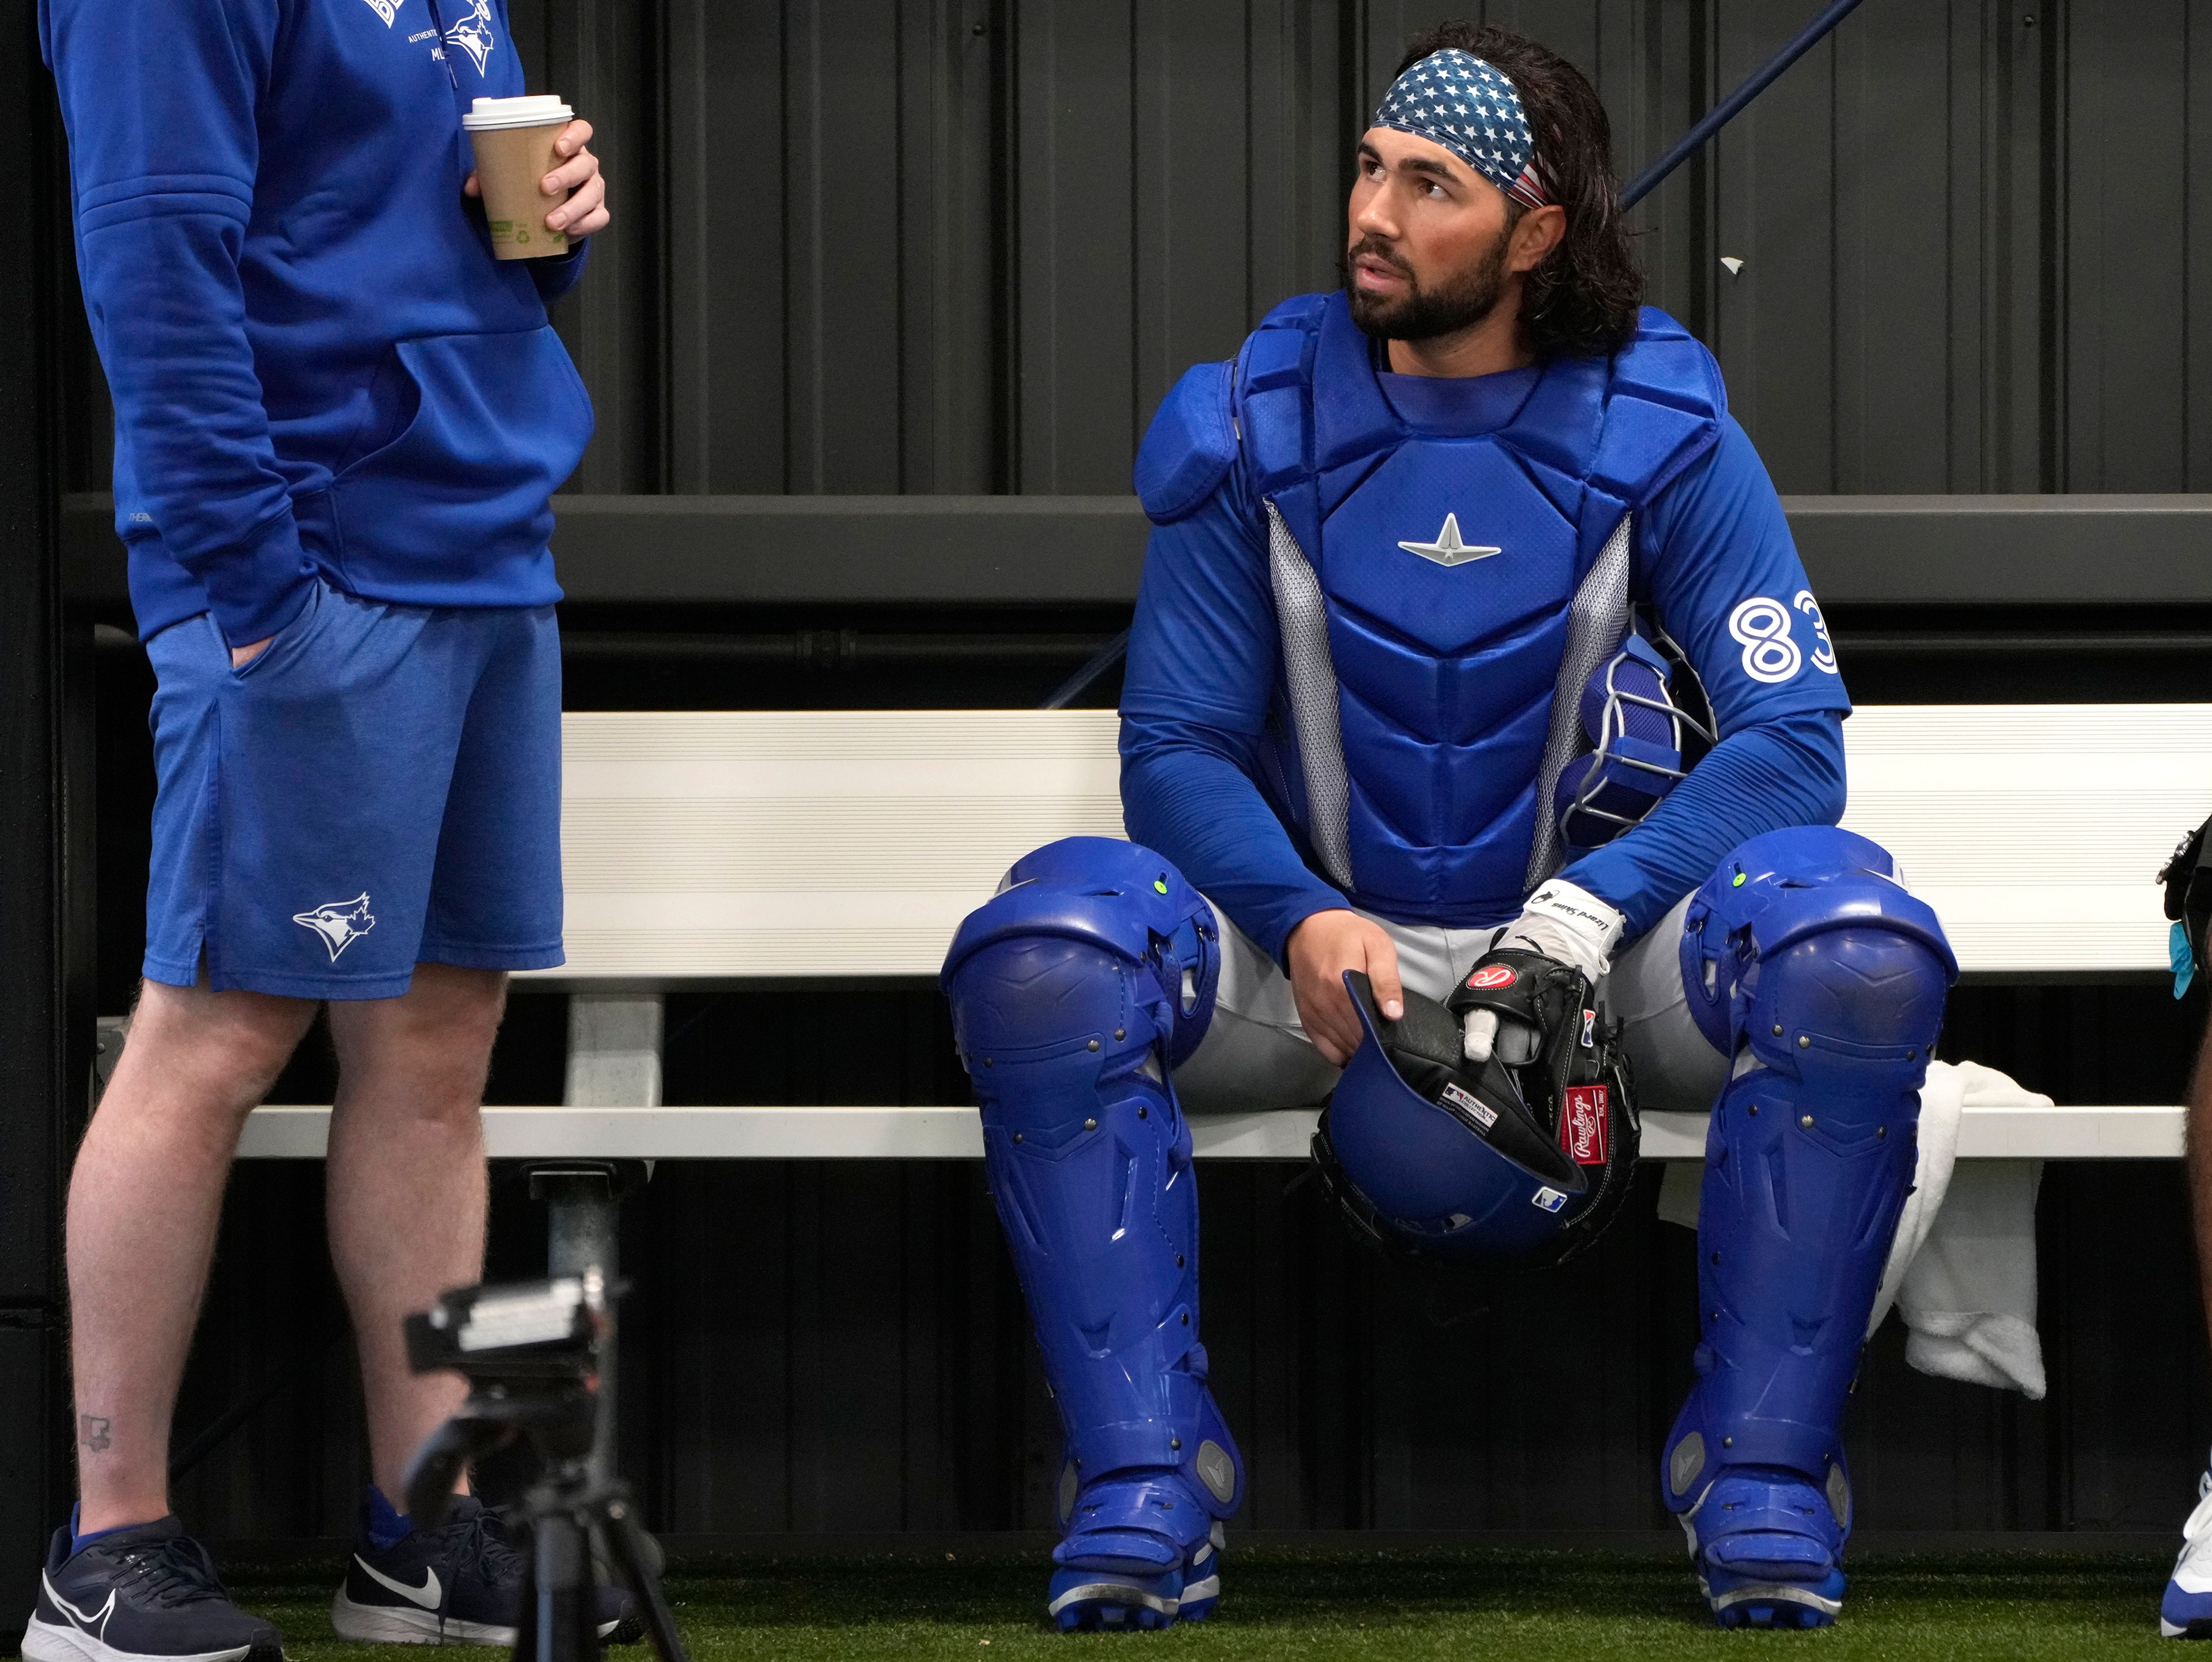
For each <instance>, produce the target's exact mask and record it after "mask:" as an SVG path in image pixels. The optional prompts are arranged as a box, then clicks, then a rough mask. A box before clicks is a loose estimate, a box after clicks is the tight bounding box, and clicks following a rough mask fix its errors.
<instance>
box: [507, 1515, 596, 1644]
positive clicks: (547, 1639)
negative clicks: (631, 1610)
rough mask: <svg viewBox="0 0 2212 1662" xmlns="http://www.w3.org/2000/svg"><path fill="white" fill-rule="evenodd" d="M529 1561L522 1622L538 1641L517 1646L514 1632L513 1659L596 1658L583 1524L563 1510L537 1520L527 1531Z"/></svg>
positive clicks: (518, 1637)
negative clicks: (529, 1535)
mask: <svg viewBox="0 0 2212 1662" xmlns="http://www.w3.org/2000/svg"><path fill="white" fill-rule="evenodd" d="M530 1559H531V1565H530V1568H531V1572H532V1573H531V1582H532V1586H531V1592H532V1598H531V1601H530V1604H529V1605H528V1607H527V1609H526V1613H525V1615H524V1617H523V1620H524V1622H525V1623H529V1624H531V1625H532V1626H534V1627H535V1629H536V1630H537V1631H536V1640H537V1643H536V1644H535V1645H534V1646H533V1647H532V1649H531V1650H529V1651H524V1650H522V1648H521V1644H522V1635H521V1634H520V1632H518V1633H517V1635H516V1637H515V1643H516V1662H525V1659H529V1662H598V1658H599V1629H598V1626H597V1624H596V1623H594V1622H593V1620H592V1599H591V1589H592V1578H591V1574H590V1571H589V1569H588V1568H586V1557H585V1550H584V1532H583V1529H582V1526H580V1525H579V1524H578V1523H577V1521H576V1519H574V1517H572V1516H570V1515H569V1514H568V1513H553V1514H552V1515H550V1516H549V1517H544V1518H540V1519H538V1520H537V1522H536V1523H535V1525H534V1526H532V1540H531V1544H530Z"/></svg>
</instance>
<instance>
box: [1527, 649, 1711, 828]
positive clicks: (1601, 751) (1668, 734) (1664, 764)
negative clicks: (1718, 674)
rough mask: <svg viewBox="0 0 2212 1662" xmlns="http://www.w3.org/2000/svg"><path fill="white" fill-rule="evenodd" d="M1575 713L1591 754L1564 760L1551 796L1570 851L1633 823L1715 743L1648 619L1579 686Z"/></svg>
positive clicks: (1692, 685) (1694, 687)
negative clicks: (1579, 706) (1579, 703)
mask: <svg viewBox="0 0 2212 1662" xmlns="http://www.w3.org/2000/svg"><path fill="white" fill-rule="evenodd" d="M1581 715H1582V723H1583V732H1584V733H1585V734H1587V735H1588V737H1589V741H1590V743H1591V744H1592V745H1593V746H1595V749H1592V750H1591V751H1589V754H1587V755H1581V756H1577V757H1576V758H1575V759H1574V760H1572V761H1570V762H1568V764H1567V765H1566V767H1565V768H1564V769H1562V770H1561V772H1560V774H1559V785H1558V786H1557V787H1556V789H1555V790H1554V791H1553V795H1552V806H1553V814H1554V816H1556V818H1557V821H1558V824H1559V838H1560V840H1561V842H1562V843H1563V844H1565V846H1567V847H1569V848H1573V849H1587V848H1595V847H1596V846H1598V845H1599V844H1600V843H1602V842H1606V841H1607V840H1611V839H1612V838H1613V837H1617V836H1619V835H1620V834H1621V833H1622V832H1623V831H1625V830H1626V829H1627V828H1629V827H1630V826H1632V825H1634V824H1636V823H1638V822H1639V821H1641V820H1642V819H1643V818H1644V816H1646V815H1648V814H1650V812H1651V810H1653V809H1655V808H1656V807H1657V806H1658V805H1659V804H1660V802H1661V801H1662V799H1663V798H1665V796H1666V794H1667V793H1668V792H1669V791H1671V790H1673V789H1674V786H1676V785H1677V784H1678V783H1679V782H1680V781H1681V780H1682V779H1685V778H1686V777H1687V776H1688V774H1689V771H1690V769H1691V768H1692V767H1695V766H1696V765H1697V762H1698V759H1699V757H1700V756H1702V755H1705V752H1706V751H1707V750H1709V749H1711V748H1712V747H1713V745H1714V743H1716V742H1717V741H1716V739H1715V737H1714V731H1713V719H1712V707H1711V704H1710V703H1709V702H1708V701H1707V700H1706V698H1705V686H1704V683H1703V682H1700V681H1699V679H1698V675H1697V671H1696V670H1693V669H1692V668H1691V666H1690V662H1689V659H1688V658H1687V657H1686V655H1685V654H1684V653H1683V652H1682V649H1681V648H1680V646H1677V645H1675V643H1674V640H1673V639H1672V637H1670V636H1669V635H1668V634H1667V632H1666V631H1665V630H1664V629H1662V628H1660V627H1659V625H1658V623H1657V622H1656V620H1655V619H1652V618H1650V617H1639V618H1638V620H1637V621H1636V623H1635V625H1634V627H1633V628H1631V629H1630V631H1629V634H1628V635H1627V638H1626V639H1625V640H1623V641H1622V642H1621V644H1620V650H1619V651H1618V652H1614V653H1613V656H1612V657H1610V658H1607V659H1606V661H1605V662H1604V663H1602V664H1599V665H1598V667H1597V669H1596V670H1595V671H1593V672H1592V674H1591V676H1590V678H1589V681H1588V682H1585V683H1584V684H1583V695H1582V710H1581Z"/></svg>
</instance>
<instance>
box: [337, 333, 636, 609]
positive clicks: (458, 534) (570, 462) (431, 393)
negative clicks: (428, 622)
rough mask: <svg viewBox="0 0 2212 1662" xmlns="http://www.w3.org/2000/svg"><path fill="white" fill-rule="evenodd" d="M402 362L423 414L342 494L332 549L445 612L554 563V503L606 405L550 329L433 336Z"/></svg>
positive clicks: (346, 477)
mask: <svg viewBox="0 0 2212 1662" xmlns="http://www.w3.org/2000/svg"><path fill="white" fill-rule="evenodd" d="M392 354H393V362H392V369H393V371H394V372H395V373H396V378H397V379H398V380H399V381H401V382H402V383H403V385H401V387H400V388H399V389H398V390H399V391H400V392H401V393H402V395H403V398H402V402H401V406H400V407H401V408H403V409H404V408H405V404H406V403H407V402H410V401H411V403H412V404H413V406H414V409H413V414H412V415H411V416H409V417H407V418H406V420H405V422H404V425H403V426H402V427H401V428H400V429H399V431H398V433H397V434H394V435H393V436H392V439H390V440H388V441H387V442H386V443H385V444H383V445H381V446H379V447H378V448H376V449H374V450H372V451H370V452H368V454H367V455H365V456H363V457H362V458H360V459H359V460H357V461H356V462H353V463H351V464H349V465H348V466H347V467H345V468H344V469H343V470H341V471H340V472H339V473H338V474H337V477H336V478H334V479H333V480H332V481H331V488H330V515H331V544H332V549H333V552H334V554H335V555H336V556H337V561H338V563H339V565H340V567H341V568H342V569H343V571H345V572H346V573H348V574H349V576H350V577H353V578H355V579H361V580H366V581H370V582H373V583H376V584H379V585H383V586H386V587H387V588H389V587H391V586H393V585H402V586H404V587H405V588H407V589H410V590H415V591H420V592H422V595H423V597H424V599H425V601H426V602H427V603H428V604H438V602H439V601H440V600H441V599H445V598H450V597H456V596H455V595H449V594H448V593H447V591H465V590H468V589H473V588H477V587H479V586H481V579H483V578H484V577H485V576H487V575H489V574H491V573H495V572H496V571H497V570H498V569H499V568H500V567H501V566H503V565H509V564H518V563H520V562H527V561H534V560H536V559H537V558H538V557H539V556H541V555H543V554H544V549H545V546H546V543H547V540H548V539H549V538H550V537H551V535H552V531H553V510H552V507H551V505H550V500H549V499H550V497H551V495H552V494H553V492H554V491H555V490H556V488H559V487H560V485H561V484H562V482H563V481H565V480H566V479H567V478H568V476H569V474H571V473H572V472H574V470H575V467H576V463H577V461H578V460H579V459H580V458H581V457H582V455H583V453H584V446H585V445H586V444H587V443H588V442H589V441H590V440H591V436H592V401H591V397H590V395H589V394H588V393H586V391H584V383H583V379H582V378H581V377H580V376H579V375H578V374H577V373H576V367H575V365H574V364H573V363H571V362H570V361H569V360H568V349H567V348H566V347H564V346H562V343H561V337H559V336H558V335H557V334H556V333H555V332H554V331H553V328H552V325H550V324H549V325H545V326H544V327H543V328H540V329H532V330H524V331H520V332H519V333H513V334H503V335H432V336H426V337H421V338H418V339H415V340H407V341H400V342H398V343H396V344H395V345H394V346H393V348H392ZM472 579H475V580H472Z"/></svg>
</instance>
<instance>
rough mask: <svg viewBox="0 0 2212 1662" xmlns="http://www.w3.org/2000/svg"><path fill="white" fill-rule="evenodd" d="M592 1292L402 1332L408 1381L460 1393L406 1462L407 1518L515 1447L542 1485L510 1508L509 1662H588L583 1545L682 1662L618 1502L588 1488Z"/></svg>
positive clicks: (614, 1486) (594, 1485)
mask: <svg viewBox="0 0 2212 1662" xmlns="http://www.w3.org/2000/svg"><path fill="white" fill-rule="evenodd" d="M610 1321H611V1311H610V1308H609V1301H608V1295H607V1289H606V1287H605V1283H604V1281H603V1280H602V1278H601V1277H599V1273H598V1272H597V1271H592V1272H590V1273H587V1274H586V1275H584V1276H581V1277H569V1278H566V1279H563V1280H558V1281H550V1282H532V1283H525V1284H522V1285H520V1286H514V1287H496V1288H494V1287H472V1288H468V1289H464V1290H463V1291H460V1292H457V1293H448V1294H447V1295H445V1296H444V1297H443V1298H441V1300H439V1301H438V1304H437V1306H436V1307H435V1308H434V1309H431V1310H429V1311H427V1312H425V1313H422V1314H421V1315H414V1316H410V1317H409V1318H408V1319H407V1349H408V1359H409V1361H410V1363H411V1364H412V1365H413V1367H414V1368H415V1371H416V1373H418V1374H427V1373H433V1372H439V1371H444V1370H447V1369H451V1370H454V1371H457V1372H459V1373H460V1374H464V1375H465V1376H466V1378H467V1379H468V1380H469V1384H470V1387H471V1388H470V1392H469V1399H468V1401H467V1402H465V1403H464V1404H462V1405H461V1411H460V1412H459V1413H458V1414H456V1415H455V1416H453V1418H452V1419H450V1420H448V1421H447V1422H446V1423H445V1424H444V1425H442V1426H441V1427H439V1428H438V1429H437V1430H436V1431H435V1432H434V1433H433V1434H432V1435H431V1436H430V1439H429V1441H428V1442H426V1443H424V1444H423V1445H422V1447H421V1448H420V1449H419V1450H418V1451H416V1455H415V1459H414V1463H413V1465H410V1467H409V1468H408V1472H407V1504H408V1509H409V1512H410V1514H411V1515H412V1516H413V1518H414V1519H416V1523H417V1525H418V1526H420V1527H422V1528H425V1529H433V1528H435V1527H436V1526H437V1524H438V1521H439V1520H440V1519H442V1518H443V1517H444V1516H445V1513H446V1507H447V1502H448V1501H449V1500H450V1499H451V1498H452V1495H453V1484H454V1483H455V1482H456V1481H458V1480H459V1477H460V1475H461V1473H462V1471H464V1470H465V1468H466V1467H467V1466H468V1465H469V1464H470V1463H471V1462H472V1461H475V1460H479V1459H483V1458H484V1457H485V1456H487V1455H489V1454H491V1453H495V1452H496V1451H498V1450H500V1449H502V1448H505V1447H508V1446H509V1445H510V1444H512V1443H513V1442H515V1441H517V1440H518V1439H522V1440H525V1441H527V1442H528V1443H529V1445H530V1446H531V1447H532V1450H533V1451H535V1453H537V1454H538V1457H539V1458H540V1459H542V1460H543V1461H544V1475H543V1476H542V1477H540V1478H539V1480H538V1482H537V1483H533V1484H532V1486H531V1487H530V1489H528V1490H527V1491H526V1493H525V1494H524V1495H523V1498H522V1511H521V1517H520V1520H519V1529H520V1532H521V1533H522V1535H523V1536H524V1538H525V1544H526V1548H527V1552H528V1556H527V1559H526V1564H525V1568H524V1570H523V1585H522V1610H521V1616H520V1621H519V1622H518V1623H516V1627H515V1635H514V1657H515V1662H596V1659H597V1658H598V1657H599V1627H598V1618H597V1614H596V1611H595V1610H594V1608H593V1605H594V1603H595V1599H594V1594H595V1592H596V1587H595V1584H594V1582H593V1580H592V1552H591V1540H592V1530H593V1529H594V1528H595V1527H596V1528H597V1529H598V1531H599V1534H600V1538H602V1539H603V1540H605V1543H606V1544H607V1549H608V1552H609V1554H610V1556H611V1558H612V1560H613V1562H614V1565H615V1568H617V1570H618V1571H619V1572H620V1574H621V1576H622V1579H623V1584H624V1585H625V1586H627V1587H628V1588H629V1593H630V1596H631V1597H632V1598H635V1600H636V1601H637V1608H638V1611H639V1614H640V1615H641V1616H642V1617H643V1618H644V1620H645V1628H646V1632H647V1635H650V1636H651V1638H652V1640H653V1649H654V1650H655V1651H656V1652H657V1653H659V1657H660V1662H690V1657H689V1656H688V1655H687V1654H686V1653H685V1652H684V1641H683V1640H682V1639H681V1638H679V1637H678V1635H677V1632H676V1621H675V1618H674V1617H672V1616H671V1615H670V1613H669V1610H668V1601H667V1600H666V1599H665V1598H664V1597H663V1596H662V1594H661V1591H660V1581H659V1576H658V1575H656V1574H654V1571H653V1561H652V1556H651V1553H650V1550H649V1549H648V1547H647V1543H646V1540H645V1534H644V1532H643V1531H642V1530H641V1528H640V1527H639V1526H638V1522H637V1518H636V1516H635V1509H634V1508H633V1507H632V1506H631V1503H630V1493H629V1486H628V1485H627V1484H625V1483H622V1482H621V1481H619V1480H618V1479H617V1480H611V1481H608V1482H605V1483H601V1482H599V1481H598V1480H596V1479H595V1478H594V1477H592V1447H593V1444H594V1442H595V1441H596V1439H597V1436H598V1422H599V1415H598V1411H597V1410H598V1405H599V1404H598V1395H597V1385H598V1379H597V1371H596V1363H597V1359H598V1354H599V1342H600V1340H601V1339H602V1338H603V1337H605V1335H606V1333H607V1331H609V1325H610Z"/></svg>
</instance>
